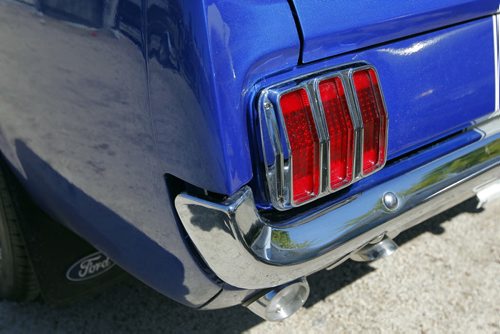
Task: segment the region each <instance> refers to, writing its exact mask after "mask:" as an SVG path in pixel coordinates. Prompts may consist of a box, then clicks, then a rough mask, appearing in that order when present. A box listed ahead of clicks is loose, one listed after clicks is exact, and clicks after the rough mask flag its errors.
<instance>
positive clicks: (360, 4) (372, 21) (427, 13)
mask: <svg viewBox="0 0 500 334" xmlns="http://www.w3.org/2000/svg"><path fill="white" fill-rule="evenodd" d="M293 3H294V6H295V8H296V10H297V14H298V18H299V22H300V25H301V28H302V32H303V36H304V50H303V61H304V62H306V63H307V62H311V61H314V60H318V59H322V58H325V57H329V56H333V55H337V54H340V53H345V52H349V51H353V50H357V49H361V48H364V47H367V46H371V45H375V44H379V43H383V42H387V41H391V40H395V39H399V38H402V37H405V36H410V35H415V34H419V33H423V32H426V31H430V30H434V29H437V28H441V27H445V26H449V25H452V24H456V23H460V22H465V21H468V20H472V19H475V18H479V17H482V16H487V15H492V14H493V13H495V12H496V11H497V10H498V1H497V0H439V1H436V0H419V1H387V0H372V1H349V0H333V1H325V0H293Z"/></svg>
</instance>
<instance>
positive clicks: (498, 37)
mask: <svg viewBox="0 0 500 334" xmlns="http://www.w3.org/2000/svg"><path fill="white" fill-rule="evenodd" d="M499 8H500V7H499ZM492 19H493V57H494V61H495V111H494V112H493V113H492V114H491V116H490V117H495V116H496V115H499V114H500V65H499V64H500V31H499V30H500V15H498V14H497V15H493V17H492Z"/></svg>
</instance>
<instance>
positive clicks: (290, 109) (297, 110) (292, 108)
mask: <svg viewBox="0 0 500 334" xmlns="http://www.w3.org/2000/svg"><path fill="white" fill-rule="evenodd" d="M279 103H280V107H281V112H282V114H283V119H284V121H285V127H286V132H287V134H288V140H289V143H290V149H291V165H292V169H291V173H292V190H293V191H292V193H293V201H294V202H295V203H297V204H299V203H303V202H306V201H308V200H309V199H311V198H313V197H315V196H317V195H318V194H319V191H320V179H319V175H320V157H319V139H318V132H317V130H316V126H315V124H314V117H313V114H312V109H311V103H310V101H309V97H308V95H307V91H306V90H305V89H304V88H300V89H297V90H294V91H292V92H288V93H285V94H283V95H282V96H281V98H280V102H279Z"/></svg>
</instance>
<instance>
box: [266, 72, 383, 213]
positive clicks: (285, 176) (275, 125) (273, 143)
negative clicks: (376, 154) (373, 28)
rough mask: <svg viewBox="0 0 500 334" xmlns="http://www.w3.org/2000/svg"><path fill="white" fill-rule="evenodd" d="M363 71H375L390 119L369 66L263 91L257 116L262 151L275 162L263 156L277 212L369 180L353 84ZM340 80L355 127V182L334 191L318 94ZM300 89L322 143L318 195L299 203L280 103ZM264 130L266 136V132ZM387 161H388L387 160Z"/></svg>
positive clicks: (321, 74) (320, 74) (313, 75)
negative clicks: (324, 84) (322, 86)
mask: <svg viewBox="0 0 500 334" xmlns="http://www.w3.org/2000/svg"><path fill="white" fill-rule="evenodd" d="M364 69H372V70H373V71H374V72H375V75H377V80H378V85H379V89H380V95H381V98H382V103H383V106H384V108H385V113H386V115H387V108H386V106H385V101H384V96H383V93H382V88H381V84H380V80H379V79H378V78H379V77H378V73H377V72H376V70H375V68H374V67H373V66H371V65H367V64H355V65H343V66H342V67H336V68H333V69H329V70H324V71H321V72H314V73H311V74H308V75H306V76H301V77H299V78H294V79H292V80H287V81H284V82H281V83H279V84H275V85H272V86H270V87H268V88H265V89H263V90H262V91H261V92H260V94H259V96H258V101H257V109H258V110H257V115H258V120H259V127H260V135H261V136H260V137H261V143H262V147H263V148H265V147H269V146H270V147H271V148H272V155H273V158H272V160H270V159H269V152H265V149H264V152H263V156H264V165H265V175H266V184H267V191H268V195H269V199H270V201H271V204H272V206H273V207H274V208H276V209H277V210H280V211H283V210H287V209H290V208H294V207H299V206H303V205H305V204H308V203H310V202H312V201H315V200H317V199H318V198H320V197H323V196H326V195H329V194H331V193H333V192H337V191H339V190H341V189H343V188H345V187H348V186H349V185H351V184H352V183H354V182H356V181H358V180H359V179H361V178H363V177H365V176H367V175H363V174H362V166H361V164H362V161H363V160H362V152H363V149H362V146H361V145H362V144H363V122H362V118H361V112H360V110H359V102H358V100H357V96H356V94H355V89H354V85H353V82H352V75H353V73H354V71H361V70H364ZM336 77H338V78H340V80H341V82H342V85H343V88H344V94H345V96H346V101H347V106H348V109H349V115H350V116H351V121H352V124H353V127H354V152H353V162H352V174H353V175H352V180H351V181H350V182H347V183H345V184H343V185H342V186H341V187H337V188H335V189H331V186H330V183H331V182H330V156H329V154H330V147H329V145H330V136H329V132H328V127H327V122H326V118H325V112H324V110H323V104H322V101H321V97H320V92H319V84H320V83H321V82H323V81H325V80H328V79H332V78H336ZM298 89H305V91H306V92H307V96H308V98H309V101H310V106H311V111H312V115H313V119H314V124H315V126H316V132H317V135H318V140H319V160H320V161H319V166H320V170H319V178H320V185H319V193H318V194H316V195H315V196H314V197H311V198H310V199H308V200H307V201H303V202H300V203H296V202H295V201H294V200H293V193H292V189H293V178H292V159H293V156H292V152H291V147H290V141H289V139H288V133H287V131H286V127H285V122H284V119H283V113H282V110H281V106H280V99H281V97H282V96H283V95H284V94H287V93H289V92H293V91H295V90H298ZM388 125H389V119H388V116H387V118H386V127H387V129H386V138H385V139H386V143H385V145H386V147H385V149H386V150H385V152H386V156H387V131H388ZM264 128H265V130H266V131H265V132H264ZM385 158H386V157H385ZM386 160H387V159H384V163H383V164H382V165H381V166H380V167H379V168H378V169H376V170H374V171H373V172H372V173H370V175H371V174H373V173H374V172H376V171H378V170H380V169H381V168H383V166H384V165H385V162H386Z"/></svg>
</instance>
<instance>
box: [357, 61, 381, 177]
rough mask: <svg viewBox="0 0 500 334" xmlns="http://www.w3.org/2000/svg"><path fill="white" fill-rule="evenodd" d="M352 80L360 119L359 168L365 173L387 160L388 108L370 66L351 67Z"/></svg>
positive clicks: (378, 167)
mask: <svg viewBox="0 0 500 334" xmlns="http://www.w3.org/2000/svg"><path fill="white" fill-rule="evenodd" d="M352 83H353V87H354V91H355V95H356V96H357V101H358V106H359V111H360V113H361V119H362V121H363V142H362V161H361V171H362V174H363V176H366V175H368V174H371V173H373V172H375V171H376V170H378V169H380V168H381V167H383V165H384V163H385V160H386V155H387V150H386V146H387V112H386V110H385V107H384V103H383V101H382V95H381V92H380V87H379V84H378V78H377V74H376V73H375V71H374V70H373V69H372V68H366V69H360V70H356V71H354V72H353V74H352Z"/></svg>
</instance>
